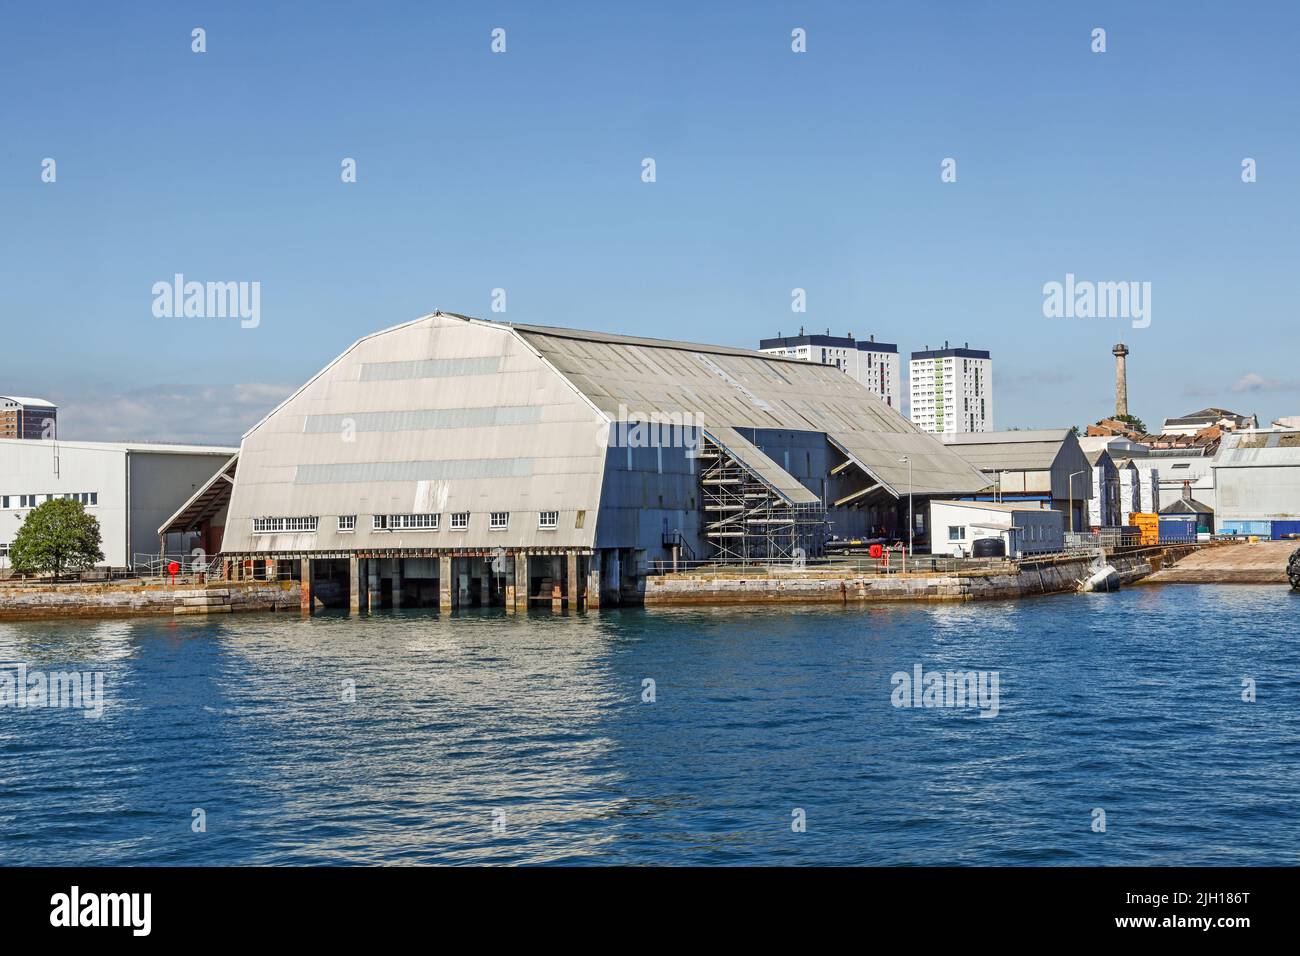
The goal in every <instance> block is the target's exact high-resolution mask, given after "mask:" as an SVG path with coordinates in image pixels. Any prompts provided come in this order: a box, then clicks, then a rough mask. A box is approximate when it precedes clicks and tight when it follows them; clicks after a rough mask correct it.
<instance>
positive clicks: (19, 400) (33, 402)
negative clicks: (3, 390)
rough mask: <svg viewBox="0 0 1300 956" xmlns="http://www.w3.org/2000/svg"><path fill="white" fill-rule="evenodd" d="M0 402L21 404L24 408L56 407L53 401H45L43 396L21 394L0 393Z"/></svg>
mask: <svg viewBox="0 0 1300 956" xmlns="http://www.w3.org/2000/svg"><path fill="white" fill-rule="evenodd" d="M0 402H13V403H14V404H15V405H22V406H24V407H26V408H58V407H59V406H57V405H55V404H54V403H53V402H47V401H46V400H45V399H43V398H31V397H28V396H23V395H0Z"/></svg>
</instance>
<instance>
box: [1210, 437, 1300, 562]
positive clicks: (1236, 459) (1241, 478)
mask: <svg viewBox="0 0 1300 956" xmlns="http://www.w3.org/2000/svg"><path fill="white" fill-rule="evenodd" d="M1211 467H1212V468H1213V470H1214V471H1213V474H1214V486H1215V503H1216V507H1215V511H1216V517H1217V525H1218V530H1219V531H1220V532H1222V533H1225V534H1245V535H1259V536H1260V537H1263V538H1288V537H1292V536H1294V535H1297V534H1300V431H1291V430H1279V431H1244V432H1232V433H1230V434H1227V435H1224V436H1223V443H1222V444H1221V445H1220V446H1219V453H1218V455H1217V456H1216V457H1215V459H1214V461H1213V462H1212V464H1211Z"/></svg>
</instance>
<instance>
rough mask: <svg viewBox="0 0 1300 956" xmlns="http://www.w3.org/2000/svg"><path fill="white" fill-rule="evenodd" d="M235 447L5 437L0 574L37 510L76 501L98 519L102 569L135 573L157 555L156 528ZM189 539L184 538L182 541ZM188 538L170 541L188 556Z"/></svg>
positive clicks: (0, 460) (0, 450)
mask: <svg viewBox="0 0 1300 956" xmlns="http://www.w3.org/2000/svg"><path fill="white" fill-rule="evenodd" d="M236 451H238V449H235V448H220V447H215V446H210V445H163V444H158V445H154V444H147V443H130V444H126V443H118V442H75V441H28V440H23V439H0V568H7V567H8V566H9V549H10V546H11V545H12V544H13V540H14V536H15V535H16V534H17V533H18V529H19V528H21V527H22V524H23V522H24V521H25V520H26V519H27V515H28V513H29V512H30V511H31V510H32V509H33V508H35V507H36V506H37V505H40V504H43V503H44V502H46V501H51V500H53V499H55V498H73V499H76V500H77V501H80V502H81V503H82V504H83V505H85V507H86V511H87V513H89V514H91V515H93V516H94V517H96V518H98V519H99V529H100V534H101V536H102V539H103V544H102V546H101V547H102V550H103V552H104V560H103V561H102V562H101V563H100V566H101V567H104V566H107V567H114V568H123V567H131V566H132V565H133V563H134V556H135V555H136V554H157V553H158V551H159V540H158V526H159V525H161V524H162V523H163V522H164V521H165V520H166V519H167V518H168V517H170V516H171V515H172V513H173V512H175V511H176V509H177V508H179V507H180V506H181V505H182V504H184V503H185V501H186V500H187V499H189V498H190V497H191V496H192V495H193V494H194V493H195V492H196V491H197V490H198V489H199V488H200V487H201V486H202V485H203V484H205V483H206V482H207V481H209V479H211V478H212V475H213V472H215V471H217V470H218V469H219V468H220V467H221V465H222V464H223V463H224V462H226V461H228V460H229V459H230V457H231V456H232V455H234V454H235V452H236ZM183 537H184V540H182V538H183ZM192 543H193V542H192V541H191V540H190V537H185V536H176V540H173V541H169V542H168V547H167V550H168V551H169V552H186V551H189V550H190V547H191V544H192Z"/></svg>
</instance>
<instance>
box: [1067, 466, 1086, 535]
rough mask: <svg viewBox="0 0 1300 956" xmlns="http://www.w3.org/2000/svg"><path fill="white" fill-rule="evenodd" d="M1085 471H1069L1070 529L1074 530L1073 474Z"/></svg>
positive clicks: (1081, 473) (1084, 472) (1083, 473)
mask: <svg viewBox="0 0 1300 956" xmlns="http://www.w3.org/2000/svg"><path fill="white" fill-rule="evenodd" d="M1087 473H1088V472H1087V471H1074V472H1071V473H1070V531H1071V532H1073V531H1074V476H1075V475H1086V474H1087Z"/></svg>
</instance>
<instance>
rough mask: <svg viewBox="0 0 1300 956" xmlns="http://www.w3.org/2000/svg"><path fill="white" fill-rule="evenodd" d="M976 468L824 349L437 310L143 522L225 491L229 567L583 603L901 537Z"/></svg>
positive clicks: (445, 594) (393, 595)
mask: <svg viewBox="0 0 1300 956" xmlns="http://www.w3.org/2000/svg"><path fill="white" fill-rule="evenodd" d="M909 480H910V486H909ZM987 484H988V479H987V478H986V477H985V476H983V475H982V474H981V473H980V472H979V470H978V469H976V468H974V467H973V466H971V465H969V464H968V463H966V462H965V461H964V460H963V459H962V458H960V457H958V456H957V455H956V454H954V453H953V452H952V451H950V450H949V449H947V448H945V447H944V445H943V444H942V443H940V442H939V441H938V440H937V439H936V438H934V437H932V436H929V435H926V434H924V433H922V432H921V431H919V430H918V429H917V428H916V427H915V426H913V425H912V424H911V423H910V422H908V421H907V420H906V419H904V418H903V417H902V416H901V415H900V414H899V413H898V412H897V411H895V410H894V409H892V408H890V407H889V406H887V405H886V404H884V403H883V402H882V401H880V400H879V399H878V398H876V397H875V396H874V395H872V394H871V393H870V392H869V391H868V390H867V389H865V388H864V387H863V386H861V385H860V384H858V383H857V382H855V381H854V380H853V379H852V378H850V377H849V376H846V375H844V374H843V373H842V372H840V371H839V370H838V369H836V368H834V367H830V366H821V365H814V364H810V363H805V362H800V361H797V360H791V359H784V358H779V357H776V356H771V355H765V354H763V353H759V352H754V351H749V350H745V349H734V348H726V347H717V346H707V345H695V344H691V343H683V342H671V341H665V340H658V339H645V338H635V337H628V336H618V335H608V334H604V333H597V332H579V331H573V330H569V329H559V328H546V327H540V326H530V325H511V324H505V323H498V322H489V321H483V320H479V319H472V318H466V317H464V316H458V315H452V314H448V313H434V314H433V315H429V316H425V317H424V318H421V319H417V320H416V321H414V322H409V323H407V324H404V325H399V326H396V327H394V328H391V329H387V330H385V331H382V332H377V333H375V334H373V335H369V336H366V337H365V338H363V339H361V340H359V341H358V342H356V343H355V344H354V345H353V346H352V347H351V348H349V349H348V350H347V351H346V352H344V353H343V354H342V355H341V356H339V357H338V358H337V359H335V360H334V361H333V362H331V363H330V364H329V365H328V366H326V367H325V368H324V369H323V370H322V371H321V372H319V373H318V374H317V375H316V376H315V377H314V378H312V379H311V380H310V381H309V382H307V384H305V385H304V386H302V388H300V389H299V390H298V391H296V392H295V393H294V394H293V395H291V396H290V397H289V398H288V399H286V400H285V401H284V402H283V403H282V404H281V405H280V406H279V407H278V408H276V409H275V410H274V411H273V412H271V414H270V415H268V416H267V417H266V418H265V419H263V420H262V421H261V422H259V423H258V424H257V425H256V426H254V427H253V428H252V429H251V430H249V431H248V433H247V434H245V435H244V437H243V441H242V443H241V446H240V453H239V458H238V463H237V470H236V471H235V475H234V481H233V483H227V482H224V481H219V482H215V483H214V484H212V485H211V487H210V488H209V489H208V493H207V495H208V500H206V501H203V502H197V503H192V507H191V508H190V509H189V514H188V516H187V515H186V510H185V509H182V511H181V512H178V513H177V516H176V517H175V518H174V519H173V522H169V523H168V524H167V525H164V526H163V528H162V529H160V530H163V531H167V530H175V528H174V525H175V524H176V523H179V524H180V525H188V524H193V523H194V521H195V520H196V518H197V516H199V515H201V514H207V515H209V516H210V515H212V514H215V513H217V512H219V511H222V510H224V512H225V515H224V519H223V520H224V530H223V534H222V543H221V558H222V559H223V564H224V565H225V567H226V568H227V569H229V571H230V573H233V574H248V573H253V574H255V575H257V576H261V575H262V574H264V573H266V571H267V569H271V568H279V569H280V570H284V568H285V567H300V568H301V569H303V571H305V572H306V574H307V580H308V583H309V584H312V585H313V586H314V587H315V591H316V596H317V597H318V598H326V599H328V600H329V601H331V602H334V601H346V602H347V603H349V604H350V605H351V606H353V607H359V606H360V607H364V606H366V604H367V602H369V603H370V604H371V605H374V604H376V603H379V602H382V603H384V604H408V605H409V604H417V603H418V604H428V603H437V604H439V605H442V606H455V605H456V604H466V603H473V604H505V605H507V606H509V607H512V608H513V607H523V606H526V605H527V602H528V601H529V600H530V599H531V600H542V601H547V602H549V601H551V599H552V595H553V594H554V593H556V592H557V590H558V593H559V595H560V599H561V600H564V601H569V602H572V603H574V604H575V605H576V604H578V603H581V602H586V603H587V604H591V605H595V604H597V603H599V602H601V601H606V602H610V601H617V600H635V598H636V597H637V596H638V594H639V593H640V591H641V589H642V588H643V587H644V574H645V573H646V571H647V569H649V568H650V567H651V566H653V565H656V564H657V563H660V562H672V561H674V560H675V561H678V562H690V561H698V560H719V561H782V560H795V559H797V558H799V557H801V556H806V557H815V556H816V555H817V554H819V553H820V549H821V548H822V545H823V543H824V541H825V539H826V536H827V535H828V534H837V535H840V536H851V535H861V534H865V533H868V532H871V531H873V530H877V529H882V530H883V531H884V532H885V533H888V534H892V535H895V536H898V537H900V538H906V521H907V513H908V510H907V508H908V494H909V491H910V492H911V494H912V495H913V497H914V509H915V511H916V512H917V513H918V514H920V513H923V512H924V509H923V508H922V504H923V503H924V501H925V500H926V499H927V498H929V497H936V496H938V497H947V498H950V497H953V496H956V495H962V494H972V493H975V492H978V491H980V490H981V489H983V488H984V487H986V486H987ZM223 494H224V495H227V496H228V500H227V501H222V500H221V496H222V495H223ZM289 562H292V563H291V564H290V563H289ZM325 582H328V583H325ZM306 590H307V589H304V591H306ZM308 600H310V599H308Z"/></svg>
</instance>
